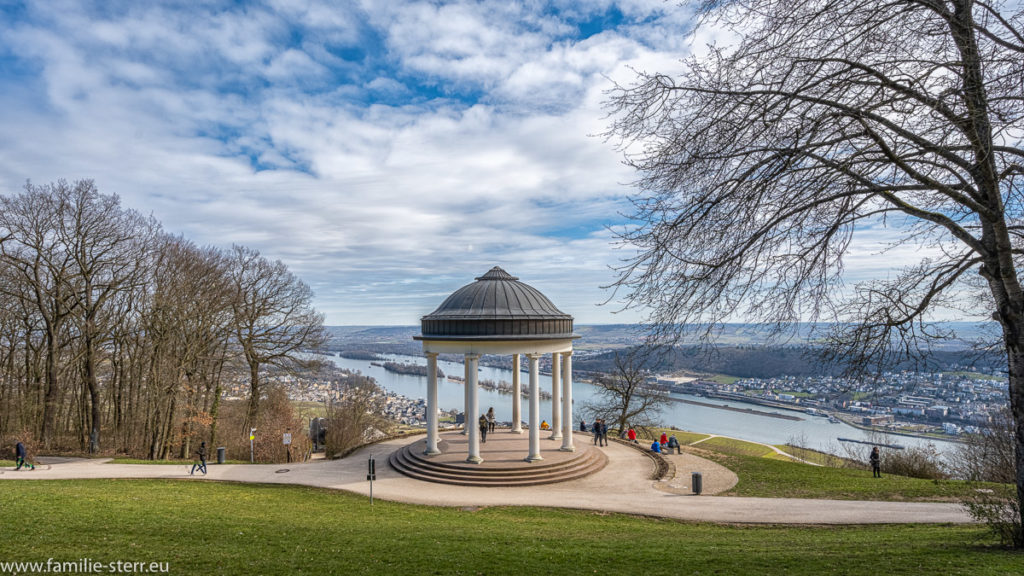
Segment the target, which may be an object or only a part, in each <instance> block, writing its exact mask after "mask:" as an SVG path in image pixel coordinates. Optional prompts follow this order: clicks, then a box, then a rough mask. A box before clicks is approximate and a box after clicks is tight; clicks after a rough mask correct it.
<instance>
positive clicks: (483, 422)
mask: <svg viewBox="0 0 1024 576" xmlns="http://www.w3.org/2000/svg"><path fill="white" fill-rule="evenodd" d="M479 428H480V441H481V442H484V443H486V442H487V416H481V417H480V426H479Z"/></svg>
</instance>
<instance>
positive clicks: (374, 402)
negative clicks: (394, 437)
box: [326, 375, 394, 458]
mask: <svg viewBox="0 0 1024 576" xmlns="http://www.w3.org/2000/svg"><path fill="white" fill-rule="evenodd" d="M385 408H386V397H385V396H384V394H382V393H381V390H380V388H379V387H378V386H377V384H376V383H375V382H374V381H373V379H372V378H367V377H365V376H359V375H351V376H347V377H346V378H345V380H344V382H343V386H342V390H341V398H339V399H337V400H329V401H328V402H327V405H326V413H327V435H326V443H327V447H326V453H327V457H328V458H336V457H344V456H346V455H347V454H348V453H349V452H351V451H352V450H353V449H355V448H357V447H359V446H362V445H363V444H366V443H367V442H369V441H372V440H374V439H375V438H378V437H383V436H387V435H388V434H389V433H390V432H391V430H392V429H393V428H394V422H393V421H392V420H391V419H389V418H388V417H387V416H386V415H385V414H384V410H385Z"/></svg>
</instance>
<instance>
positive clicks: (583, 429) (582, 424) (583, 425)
mask: <svg viewBox="0 0 1024 576" xmlns="http://www.w3.org/2000/svg"><path fill="white" fill-rule="evenodd" d="M586 431H587V421H586V420H580V432H586Z"/></svg>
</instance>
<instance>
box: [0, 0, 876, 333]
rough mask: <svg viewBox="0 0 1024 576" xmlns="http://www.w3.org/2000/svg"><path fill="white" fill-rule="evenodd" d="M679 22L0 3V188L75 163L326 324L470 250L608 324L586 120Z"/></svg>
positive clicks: (451, 269) (469, 269)
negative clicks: (249, 253)
mask: <svg viewBox="0 0 1024 576" xmlns="http://www.w3.org/2000/svg"><path fill="white" fill-rule="evenodd" d="M688 22H689V14H688V13H687V12H686V11H685V10H684V9H681V8H679V7H677V6H676V5H675V3H674V2H663V1H662V0H624V1H620V2H615V1H612V0H588V1H587V2H577V1H569V0H565V1H562V0H554V1H551V2H541V1H535V2H513V1H510V0H499V1H494V2H491V1H480V2H439V1H434V2H427V1H423V2H420V1H406V0H387V1H383V0H376V1H367V2H358V1H352V2H343V1H339V2H327V1H324V2H320V1H318V0H267V1H265V2H247V3H236V2H216V1H210V2H202V3H200V2H185V1H180V2H176V1H167V2H162V3H160V2H137V1H118V0H104V1H96V2H88V1H84V0H70V1H60V0H56V1H41V2H31V1H30V2H19V1H16V0H15V1H12V0H0V126H2V128H3V130H2V132H0V134H2V135H3V137H2V138H0V193H12V192H15V191H17V190H19V189H20V188H21V187H22V186H23V185H24V183H25V181H26V180H28V179H30V180H32V181H33V182H34V183H36V184H44V183H48V182H52V181H55V180H57V179H59V178H64V179H67V180H76V179H81V178H91V179H94V180H95V181H96V183H97V185H98V187H99V189H100V190H101V191H102V192H104V193H116V194H118V195H119V196H120V197H121V198H122V202H123V203H124V205H125V206H127V207H130V208H134V209H137V210H139V211H141V212H143V213H147V214H150V213H151V214H153V215H154V216H156V217H157V218H158V219H159V220H161V221H162V222H163V224H164V226H165V228H166V229H167V230H169V231H171V232H174V233H182V234H184V235H185V236H187V237H188V238H190V239H192V240H194V241H195V242H197V243H199V244H214V245H218V246H221V247H225V248H226V247H229V246H230V245H231V244H232V243H239V244H244V245H247V246H250V247H252V248H256V249H258V250H260V251H261V252H262V253H263V254H264V255H266V256H268V257H270V258H272V259H278V258H279V259H281V260H283V261H284V262H286V263H287V264H288V266H289V267H290V268H291V269H292V270H293V271H294V272H296V273H297V274H298V275H300V276H301V277H302V278H303V279H304V280H305V281H306V282H307V283H309V284H310V285H311V286H312V287H313V289H314V290H315V292H316V302H315V304H316V306H317V308H318V309H320V310H321V311H323V312H324V313H325V314H326V320H327V323H328V324H415V323H417V322H418V319H419V317H420V316H421V315H423V314H426V313H429V312H430V311H431V310H433V309H434V308H435V307H436V306H437V305H438V304H440V302H441V301H442V300H443V299H444V297H445V296H446V295H447V294H449V293H451V292H452V291H453V290H455V289H457V288H458V287H459V286H462V285H464V284H467V283H469V282H471V281H472V279H473V278H474V277H475V276H478V275H480V274H482V273H484V272H485V271H486V270H488V269H489V268H490V267H491V266H494V265H500V266H502V267H504V268H505V269H506V270H508V271H509V272H511V273H513V274H515V275H517V276H519V277H520V278H521V279H522V280H523V281H525V282H527V283H529V284H531V285H533V286H535V287H537V288H538V289H540V290H541V291H543V292H544V293H546V294H547V295H548V296H549V297H550V298H551V299H552V300H553V301H554V302H555V303H556V304H557V305H558V306H559V307H560V308H561V309H563V310H564V311H566V312H569V313H571V314H573V315H574V316H575V317H576V319H577V321H578V322H580V323H617V322H632V321H636V320H639V319H640V314H638V313H635V312H632V311H630V312H626V313H621V314H614V312H615V311H617V310H619V309H620V308H621V305H619V304H617V303H616V302H615V301H612V302H611V303H610V304H608V305H603V306H602V305H600V304H601V303H602V302H604V301H606V300H607V299H608V298H610V297H611V296H612V294H611V292H609V291H607V290H602V288H601V286H604V285H607V284H609V283H611V282H612V281H614V279H615V274H614V272H613V271H612V270H610V267H612V266H614V265H615V264H616V263H617V262H618V261H620V260H621V259H622V258H624V257H626V256H628V254H627V253H625V252H623V251H622V250H617V249H616V248H615V246H614V244H613V241H612V240H613V238H612V234H611V233H610V232H609V231H608V229H609V227H611V228H612V229H615V228H616V227H617V226H621V225H622V224H623V223H624V222H625V218H624V217H623V216H621V214H622V213H624V212H628V211H629V205H628V203H627V196H628V193H629V191H630V187H629V182H630V181H631V180H632V179H633V174H631V173H630V171H629V170H627V169H626V168H625V167H624V166H622V164H621V162H620V160H621V157H620V155H619V154H618V153H617V152H616V151H615V150H614V149H613V148H612V146H611V145H610V144H609V143H607V142H605V141H603V140H602V139H601V138H600V137H595V136H594V134H598V133H600V132H602V131H603V130H605V128H606V127H607V124H608V120H607V119H606V118H605V112H604V111H603V109H602V102H603V101H604V99H605V95H604V91H606V90H607V89H608V88H609V87H610V86H611V84H612V82H613V81H619V82H628V81H629V80H630V79H631V78H632V77H633V72H632V71H631V69H642V70H659V71H672V70H674V69H676V68H675V67H676V63H677V62H678V60H679V59H680V58H681V57H682V56H684V55H685V54H686V53H687V52H688V51H689V50H690V47H691V44H694V45H696V46H698V47H700V46H703V45H704V43H705V41H706V40H707V38H701V39H699V40H698V41H696V42H692V40H691V39H689V38H687V35H686V33H685V31H686V29H687V25H688ZM859 251H860V254H861V255H862V256H863V257H864V259H865V260H870V257H871V255H872V254H873V253H874V251H873V249H872V245H871V244H870V243H869V244H866V245H862V246H861V247H859ZM851 256H852V261H856V258H857V255H856V254H853V255H851Z"/></svg>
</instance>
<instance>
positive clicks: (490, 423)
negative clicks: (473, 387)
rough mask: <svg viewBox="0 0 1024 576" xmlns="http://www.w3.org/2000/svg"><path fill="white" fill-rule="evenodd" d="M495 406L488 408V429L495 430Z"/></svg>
mask: <svg viewBox="0 0 1024 576" xmlns="http://www.w3.org/2000/svg"><path fill="white" fill-rule="evenodd" d="M494 425H495V421H494V406H491V407H490V408H488V409H487V431H488V432H494Z"/></svg>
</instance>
